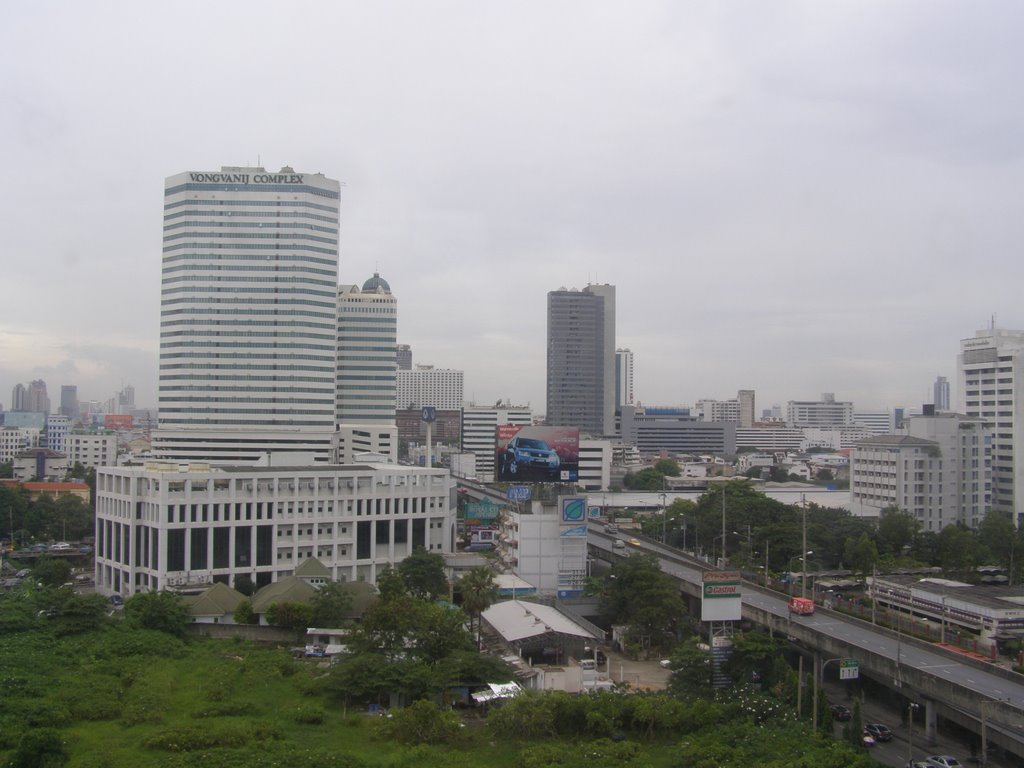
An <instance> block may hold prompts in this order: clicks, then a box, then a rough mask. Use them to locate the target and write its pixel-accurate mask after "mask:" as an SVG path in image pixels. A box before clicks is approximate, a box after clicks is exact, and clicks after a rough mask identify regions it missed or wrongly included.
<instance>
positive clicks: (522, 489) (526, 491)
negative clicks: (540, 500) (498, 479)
mask: <svg viewBox="0 0 1024 768" xmlns="http://www.w3.org/2000/svg"><path fill="white" fill-rule="evenodd" d="M505 498H506V499H508V500H509V501H529V500H530V486H528V485H513V486H511V487H510V488H509V489H508V490H507V491H505Z"/></svg>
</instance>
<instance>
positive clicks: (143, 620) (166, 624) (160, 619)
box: [124, 591, 190, 637]
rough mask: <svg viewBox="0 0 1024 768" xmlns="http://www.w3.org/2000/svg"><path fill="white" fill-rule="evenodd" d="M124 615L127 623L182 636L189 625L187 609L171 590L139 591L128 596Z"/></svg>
mask: <svg viewBox="0 0 1024 768" xmlns="http://www.w3.org/2000/svg"><path fill="white" fill-rule="evenodd" d="M124 615H125V618H126V619H127V620H128V622H129V623H131V624H132V625H134V626H136V627H140V628H142V629H155V630H157V631H159V632H166V633H167V634H169V635H174V636H175V637H183V636H184V635H185V630H186V628H187V627H188V625H189V622H190V617H189V612H188V609H187V608H186V607H185V606H184V605H183V604H182V602H181V599H180V598H179V597H178V596H177V595H175V594H174V593H172V592H166V591H161V592H140V593H138V594H136V595H133V596H132V597H130V598H128V600H127V602H125V604H124Z"/></svg>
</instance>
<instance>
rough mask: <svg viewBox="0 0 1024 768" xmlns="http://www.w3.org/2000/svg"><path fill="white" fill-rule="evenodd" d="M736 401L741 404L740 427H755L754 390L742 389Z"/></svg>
mask: <svg viewBox="0 0 1024 768" xmlns="http://www.w3.org/2000/svg"><path fill="white" fill-rule="evenodd" d="M736 400H737V401H738V402H739V404H740V426H741V427H752V426H754V390H752V389H741V390H740V391H739V392H738V393H737V395H736Z"/></svg>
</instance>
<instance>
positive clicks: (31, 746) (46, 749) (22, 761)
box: [7, 728, 68, 768]
mask: <svg viewBox="0 0 1024 768" xmlns="http://www.w3.org/2000/svg"><path fill="white" fill-rule="evenodd" d="M67 762H68V751H67V747H66V746H65V745H64V739H63V738H62V737H61V733H60V731H58V730H57V729H55V728H34V729H31V730H28V731H25V733H24V734H23V735H22V737H21V739H20V740H19V741H18V748H17V749H16V750H15V751H14V754H13V755H11V761H10V762H9V763H8V764H7V765H8V766H10V768H60V766H62V765H65V764H66V763H67Z"/></svg>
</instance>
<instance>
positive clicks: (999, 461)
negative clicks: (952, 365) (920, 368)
mask: <svg viewBox="0 0 1024 768" xmlns="http://www.w3.org/2000/svg"><path fill="white" fill-rule="evenodd" d="M957 375H958V377H959V393H960V410H961V411H962V412H963V413H965V414H967V415H968V416H977V417H980V418H982V419H984V420H985V421H986V422H987V423H989V424H991V425H992V427H993V430H992V431H993V433H994V434H995V442H994V445H993V449H992V509H994V510H997V511H1004V512H1010V513H1011V514H1012V515H1013V518H1014V521H1015V522H1016V524H1017V526H1018V527H1020V525H1021V518H1022V517H1024V450H1021V451H1018V450H1016V449H1017V447H1018V446H1020V447H1022V449H1024V439H1022V438H1024V434H1022V430H1024V413H1022V408H1024V399H1022V398H1021V397H1020V396H1019V395H1020V391H1021V388H1022V384H1024V331H1007V330H1003V329H1001V328H988V329H986V330H984V331H978V332H977V333H975V335H974V338H970V339H962V340H961V341H960V354H959V355H958V356H957Z"/></svg>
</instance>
